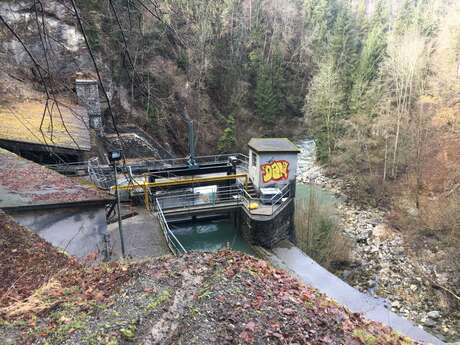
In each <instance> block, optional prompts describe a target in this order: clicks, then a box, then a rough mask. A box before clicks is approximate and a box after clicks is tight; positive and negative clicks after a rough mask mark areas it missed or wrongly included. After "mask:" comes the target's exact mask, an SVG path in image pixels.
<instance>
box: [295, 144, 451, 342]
mask: <svg viewBox="0 0 460 345" xmlns="http://www.w3.org/2000/svg"><path fill="white" fill-rule="evenodd" d="M300 146H301V148H302V152H301V153H300V155H299V164H298V165H299V167H298V182H300V183H312V184H316V185H318V186H320V187H321V188H323V189H325V190H326V191H328V192H329V193H332V194H334V195H335V196H336V197H337V198H338V199H339V200H340V202H339V203H338V206H337V215H338V218H339V222H340V225H341V229H342V230H343V232H344V234H345V235H346V236H347V237H348V238H349V239H350V242H351V243H352V254H351V262H350V264H349V266H348V267H346V268H345V269H344V270H343V271H342V272H341V275H342V278H343V279H344V280H345V281H347V282H348V283H349V284H351V285H352V286H354V287H355V288H357V289H359V290H361V291H363V292H367V293H369V294H371V295H373V296H375V297H376V298H379V299H382V300H383V301H384V302H385V303H386V305H387V307H388V309H391V310H392V311H394V312H396V313H398V314H399V315H401V316H404V317H406V318H407V319H410V320H412V321H414V322H416V323H418V324H419V325H421V326H423V327H424V328H425V329H426V330H427V331H429V332H430V333H433V334H435V335H437V336H438V337H440V338H441V339H444V340H446V341H455V340H457V341H458V340H459V338H460V311H454V312H452V308H451V307H449V303H448V299H447V296H446V292H445V291H444V290H443V289H442V288H440V286H444V284H445V280H446V279H448V277H446V276H445V274H444V275H443V274H436V270H435V269H434V268H433V266H431V265H430V264H429V263H428V261H427V260H425V258H424V257H423V258H421V257H420V256H418V257H417V256H416V255H414V253H413V252H412V251H411V249H410V246H408V244H407V243H405V240H404V237H403V236H402V234H401V233H399V232H398V231H396V230H394V229H392V228H391V227H390V226H389V225H388V224H386V223H385V215H386V213H385V211H384V210H380V209H376V208H363V207H360V206H358V205H356V204H354V203H353V202H352V201H350V200H349V198H348V197H347V195H346V194H345V193H344V192H343V191H344V190H346V186H345V185H344V182H343V181H341V180H340V179H337V178H330V177H327V176H325V175H324V173H323V170H322V168H321V167H320V166H318V165H317V164H316V163H315V157H314V152H315V145H314V142H313V141H304V142H302V143H300Z"/></svg>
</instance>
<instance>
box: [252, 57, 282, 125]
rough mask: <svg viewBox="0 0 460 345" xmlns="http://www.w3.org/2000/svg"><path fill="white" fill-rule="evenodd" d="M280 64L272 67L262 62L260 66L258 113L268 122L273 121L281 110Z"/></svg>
mask: <svg viewBox="0 0 460 345" xmlns="http://www.w3.org/2000/svg"><path fill="white" fill-rule="evenodd" d="M278 72H279V71H278V66H275V67H274V68H271V66H270V65H268V64H265V63H262V64H261V65H260V66H259V70H258V73H257V81H256V90H255V106H256V112H257V115H259V116H260V117H261V118H262V119H263V120H265V121H266V122H272V121H273V120H274V119H275V117H276V116H277V115H279V114H280V112H281V106H280V94H279V84H278V83H279V82H281V81H280V79H279V73H278Z"/></svg>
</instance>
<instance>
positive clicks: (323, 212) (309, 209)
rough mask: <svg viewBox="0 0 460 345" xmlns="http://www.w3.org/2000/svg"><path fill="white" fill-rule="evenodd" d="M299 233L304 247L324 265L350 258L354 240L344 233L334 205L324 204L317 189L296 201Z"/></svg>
mask: <svg viewBox="0 0 460 345" xmlns="http://www.w3.org/2000/svg"><path fill="white" fill-rule="evenodd" d="M295 233H296V240H297V244H298V246H299V247H300V249H302V250H303V251H304V252H305V253H306V254H307V255H309V256H310V257H311V258H312V259H314V260H315V261H317V262H318V263H319V264H321V265H322V266H324V267H326V268H328V269H331V268H333V266H336V265H337V264H338V263H345V262H348V261H349V256H350V243H349V241H348V240H347V239H346V238H345V237H344V236H343V235H342V234H341V232H340V229H339V226H338V223H337V219H336V216H335V214H334V211H333V210H332V208H331V207H330V206H325V205H322V204H320V203H319V202H318V197H317V195H316V192H315V191H314V190H313V189H310V195H309V197H308V198H307V199H306V200H303V201H300V202H298V203H297V205H296V214H295Z"/></svg>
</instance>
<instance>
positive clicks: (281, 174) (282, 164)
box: [261, 160, 289, 183]
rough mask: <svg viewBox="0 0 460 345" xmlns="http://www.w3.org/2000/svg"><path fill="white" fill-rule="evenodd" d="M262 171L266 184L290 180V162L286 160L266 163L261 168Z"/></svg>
mask: <svg viewBox="0 0 460 345" xmlns="http://www.w3.org/2000/svg"><path fill="white" fill-rule="evenodd" d="M261 169H262V179H263V181H264V183H267V182H270V181H279V180H287V179H288V178H289V162H288V161H285V160H281V161H273V162H271V163H266V164H264V165H262V166H261Z"/></svg>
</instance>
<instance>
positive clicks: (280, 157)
mask: <svg viewBox="0 0 460 345" xmlns="http://www.w3.org/2000/svg"><path fill="white" fill-rule="evenodd" d="M252 157H254V155H253V154H250V160H249V176H250V177H251V179H252V181H253V183H254V185H255V186H256V187H257V188H263V187H279V188H282V187H284V186H285V185H287V184H289V183H290V182H292V181H295V178H296V173H297V153H282V152H280V153H260V154H257V162H256V166H255V167H254V166H253V164H252V163H253V160H252ZM276 165H279V167H282V168H283V169H284V168H286V169H287V171H286V172H287V176H286V175H285V174H284V171H280V169H278V167H277V166H276ZM275 169H278V172H282V173H281V174H267V172H274V171H275ZM283 169H281V170H283ZM264 176H266V177H267V178H268V181H267V180H264Z"/></svg>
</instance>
